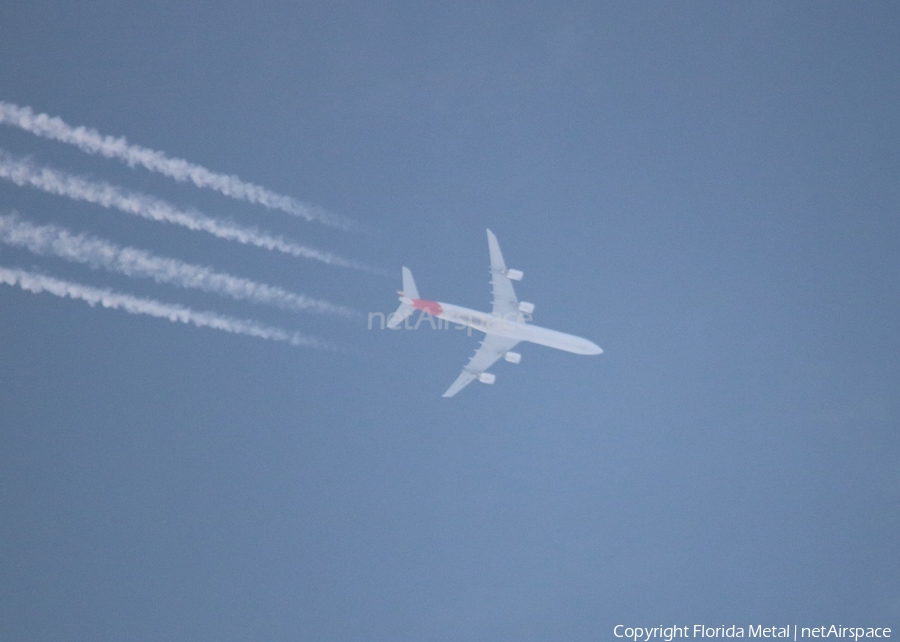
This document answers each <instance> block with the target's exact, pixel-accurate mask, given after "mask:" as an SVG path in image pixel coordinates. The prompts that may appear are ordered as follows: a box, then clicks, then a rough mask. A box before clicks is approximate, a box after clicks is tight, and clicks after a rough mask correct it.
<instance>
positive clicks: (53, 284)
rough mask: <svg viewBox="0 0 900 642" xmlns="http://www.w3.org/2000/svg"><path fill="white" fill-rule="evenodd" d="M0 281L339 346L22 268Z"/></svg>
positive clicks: (2, 271)
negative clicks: (63, 279)
mask: <svg viewBox="0 0 900 642" xmlns="http://www.w3.org/2000/svg"><path fill="white" fill-rule="evenodd" d="M0 283H5V284H7V285H17V286H19V287H20V288H22V289H23V290H25V291H27V292H34V293H41V292H47V293H49V294H53V295H55V296H58V297H63V298H69V299H77V300H79V301H84V302H86V303H87V304H88V305H90V306H95V305H97V304H100V305H102V306H103V307H104V308H113V309H115V310H124V311H125V312H128V313H129V314H146V315H149V316H151V317H157V318H160V319H168V320H169V321H171V322H173V323H187V324H192V325H195V326H197V327H200V328H214V329H216V330H223V331H225V332H232V333H234V334H244V335H247V336H251V337H259V338H260V339H268V340H270V341H280V342H282V343H288V344H290V345H292V346H302V347H306V348H317V349H320V350H338V348H336V347H334V346H331V345H329V344H327V343H324V342H322V341H319V340H318V339H315V338H313V337H307V336H304V335H302V334H300V333H296V332H288V331H287V330H283V329H281V328H275V327H271V326H266V325H262V324H260V323H256V322H255V321H245V320H243V319H235V318H233V317H227V316H222V315H219V314H215V313H213V312H198V311H196V310H192V309H190V308H186V307H184V306H181V305H172V304H169V303H163V302H161V301H156V300H154V299H143V298H140V297H136V296H131V295H129V294H120V293H117V292H113V291H112V290H106V289H100V288H93V287H90V286H87V285H81V284H80V283H72V282H71V281H62V280H60V279H55V278H53V277H50V276H45V275H43V274H37V273H35V272H26V271H25V270H17V269H10V268H4V267H0Z"/></svg>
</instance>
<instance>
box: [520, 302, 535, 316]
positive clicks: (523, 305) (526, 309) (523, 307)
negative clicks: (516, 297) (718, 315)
mask: <svg viewBox="0 0 900 642" xmlns="http://www.w3.org/2000/svg"><path fill="white" fill-rule="evenodd" d="M519 312H521V313H523V314H531V313H532V312H534V303H529V302H528V301H520V302H519Z"/></svg>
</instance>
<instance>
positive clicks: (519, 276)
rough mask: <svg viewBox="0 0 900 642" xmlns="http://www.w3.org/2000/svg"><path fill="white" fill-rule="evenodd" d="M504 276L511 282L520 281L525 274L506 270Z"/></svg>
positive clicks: (520, 271)
mask: <svg viewBox="0 0 900 642" xmlns="http://www.w3.org/2000/svg"><path fill="white" fill-rule="evenodd" d="M506 276H507V277H508V278H510V279H512V280H513V281H521V280H522V277H523V276H525V273H524V272H523V271H522V270H512V269H510V270H507V271H506Z"/></svg>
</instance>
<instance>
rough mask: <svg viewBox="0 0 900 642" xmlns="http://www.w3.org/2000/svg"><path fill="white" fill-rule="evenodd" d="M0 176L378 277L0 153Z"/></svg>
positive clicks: (197, 214)
mask: <svg viewBox="0 0 900 642" xmlns="http://www.w3.org/2000/svg"><path fill="white" fill-rule="evenodd" d="M0 178H5V179H7V180H9V181H12V182H13V183H15V184H16V185H19V186H30V187H36V188H38V189H40V190H43V191H45V192H49V193H51V194H58V195H60V196H67V197H69V198H71V199H74V200H77V201H86V202H88V203H96V204H97V205H101V206H103V207H106V208H115V209H117V210H119V211H122V212H125V213H127V214H134V215H135V216H141V217H143V218H146V219H150V220H152V221H159V222H164V223H172V224H174V225H180V226H182V227H186V228H188V229H190V230H196V231H203V232H207V233H209V234H212V235H213V236H217V237H219V238H221V239H226V240H229V241H236V242H238V243H243V244H245V245H255V246H256V247H261V248H264V249H267V250H274V251H276V252H284V253H285V254H290V255H292V256H297V257H302V258H307V259H313V260H316V261H322V262H324V263H328V264H329V265H336V266H339V267H345V268H353V269H356V270H363V271H365V272H372V273H375V274H380V273H381V271H379V270H376V269H374V268H370V267H367V266H365V265H363V264H361V263H357V262H356V261H351V260H349V259H345V258H342V257H340V256H338V255H336V254H332V253H331V252H324V251H322V250H317V249H315V248H310V247H306V246H304V245H299V244H298V243H294V242H293V241H287V240H285V239H284V238H282V237H280V236H272V235H270V234H266V233H264V232H260V231H259V230H257V229H255V228H251V227H243V226H240V225H236V224H234V223H226V222H222V221H218V220H216V219H214V218H212V217H210V216H207V215H205V214H201V213H200V212H197V211H196V210H180V209H178V208H177V207H175V206H174V205H171V204H170V203H167V202H166V201H163V200H160V199H158V198H155V197H153V196H148V195H147V194H141V193H139V192H131V191H128V190H124V189H121V188H119V187H116V186H114V185H110V184H109V183H104V182H101V181H92V180H88V179H86V178H81V177H78V176H75V175H73V174H68V173H66V172H62V171H59V170H55V169H51V168H49V167H38V166H37V165H35V164H34V163H32V162H31V161H30V160H27V159H24V158H17V157H15V156H13V155H12V154H10V153H8V152H6V151H3V150H0Z"/></svg>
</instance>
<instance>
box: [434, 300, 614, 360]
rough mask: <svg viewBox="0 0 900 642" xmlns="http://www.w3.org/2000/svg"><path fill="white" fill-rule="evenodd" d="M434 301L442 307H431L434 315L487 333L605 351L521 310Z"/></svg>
mask: <svg viewBox="0 0 900 642" xmlns="http://www.w3.org/2000/svg"><path fill="white" fill-rule="evenodd" d="M435 303H437V305H438V306H440V307H439V308H437V309H433V310H429V312H432V314H433V316H436V317H438V318H439V319H443V320H445V321H447V322H449V323H454V324H457V325H460V326H466V327H469V328H473V329H475V330H480V331H481V332H484V333H485V334H494V335H498V336H501V337H507V338H509V339H515V340H516V341H530V342H531V343H537V344H538V345H542V346H547V347H548V348H556V349H557V350H565V351H566V352H573V353H575V354H601V353H602V352H603V350H602V349H601V348H600V346H598V345H597V344H596V343H594V342H592V341H588V340H587V339H584V338H582V337H576V336H575V335H574V334H566V333H565V332H557V331H556V330H550V329H549V328H542V327H540V326H537V325H530V324H528V323H525V321H524V319H523V315H522V314H521V313H519V314H516V315H511V314H510V315H506V316H505V317H501V316H498V315H496V314H492V313H490V312H479V311H478V310H470V309H469V308H464V307H461V306H458V305H453V304H452V303H440V302H435ZM434 313H436V314H434ZM508 317H510V318H508Z"/></svg>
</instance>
